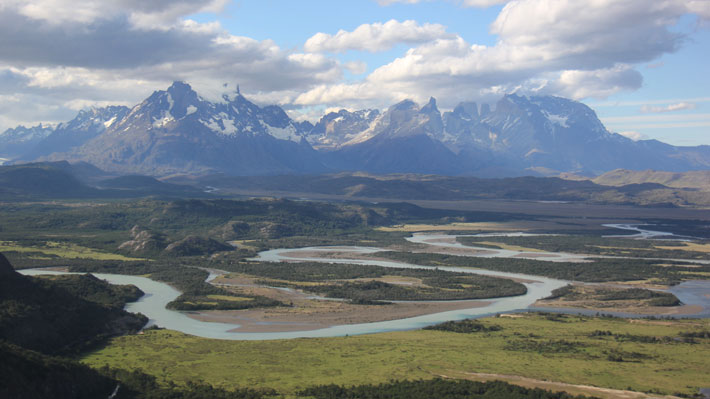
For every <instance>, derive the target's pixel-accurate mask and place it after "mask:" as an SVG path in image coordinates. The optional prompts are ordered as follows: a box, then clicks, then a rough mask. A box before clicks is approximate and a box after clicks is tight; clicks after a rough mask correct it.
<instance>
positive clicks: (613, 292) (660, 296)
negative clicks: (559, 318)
mask: <svg viewBox="0 0 710 399" xmlns="http://www.w3.org/2000/svg"><path fill="white" fill-rule="evenodd" d="M545 299H562V300H566V301H579V300H594V301H602V302H614V301H629V300H632V301H643V303H644V304H645V305H647V306H678V305H680V304H681V303H680V300H679V299H678V298H677V297H676V296H675V295H673V294H671V293H670V292H661V291H652V290H647V289H644V288H625V289H620V288H614V289H612V288H595V289H590V287H575V286H572V285H566V286H564V287H561V288H557V289H556V290H553V291H552V294H551V295H550V296H549V297H547V298H545ZM609 306H613V304H610V305H609Z"/></svg>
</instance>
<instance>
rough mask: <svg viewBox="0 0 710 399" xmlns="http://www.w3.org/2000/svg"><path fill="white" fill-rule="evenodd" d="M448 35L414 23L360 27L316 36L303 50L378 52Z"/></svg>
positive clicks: (435, 26)
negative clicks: (349, 30)
mask: <svg viewBox="0 0 710 399" xmlns="http://www.w3.org/2000/svg"><path fill="white" fill-rule="evenodd" d="M446 36H451V35H450V34H447V33H446V28H445V27H444V26H443V25H439V24H423V25H419V24H418V23H417V22H416V21H412V20H407V21H404V22H399V21H397V20H394V19H392V20H389V21H387V22H385V23H373V24H362V25H360V26H358V27H357V28H355V30H353V31H352V32H348V31H345V30H339V31H338V33H336V34H335V35H330V34H327V33H316V34H315V35H313V36H312V37H311V38H309V39H308V40H307V41H306V44H305V45H304V46H303V48H304V49H305V50H306V51H309V52H316V53H319V52H331V53H342V52H345V51H348V50H362V51H370V52H379V51H385V50H389V49H390V48H392V47H394V46H395V45H397V44H399V43H409V44H413V43H424V42H428V41H431V40H434V39H436V38H441V37H446Z"/></svg>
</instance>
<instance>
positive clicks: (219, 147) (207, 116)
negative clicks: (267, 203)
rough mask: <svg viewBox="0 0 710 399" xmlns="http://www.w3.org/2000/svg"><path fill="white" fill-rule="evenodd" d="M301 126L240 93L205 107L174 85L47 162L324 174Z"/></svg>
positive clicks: (144, 169)
mask: <svg viewBox="0 0 710 399" xmlns="http://www.w3.org/2000/svg"><path fill="white" fill-rule="evenodd" d="M301 127H302V125H300V124H297V123H295V122H293V121H291V119H290V118H289V117H288V116H287V115H286V113H285V112H284V111H283V110H282V109H281V108H279V107H276V106H269V107H264V108H260V107H258V106H257V105H255V104H253V103H251V102H249V101H248V100H247V99H246V98H244V97H243V96H242V95H241V94H239V93H236V94H235V95H233V96H232V97H228V96H225V97H224V102H222V103H211V102H209V101H206V100H204V99H202V98H200V97H199V96H198V95H197V93H195V92H194V91H193V90H192V88H191V87H190V86H189V85H187V84H185V83H182V82H175V83H174V84H173V85H172V86H170V88H168V90H166V91H156V92H154V93H153V94H152V95H151V96H150V97H149V98H147V99H146V100H145V101H143V102H142V103H141V104H138V105H136V106H135V107H133V109H131V110H130V113H129V114H128V115H127V116H126V117H125V118H123V119H122V120H121V121H119V122H117V123H116V124H114V125H112V126H111V127H109V128H108V129H107V130H106V131H105V132H103V133H102V134H101V135H99V136H97V137H96V138H94V139H93V140H91V141H89V142H87V143H86V144H85V145H83V146H81V147H80V148H77V149H76V150H74V151H72V152H69V153H66V154H54V155H53V157H54V158H56V159H61V158H69V159H74V160H83V161H87V162H90V163H92V164H94V165H96V166H98V167H100V168H102V169H104V170H107V171H113V172H122V173H141V174H149V175H166V174H172V173H205V172H222V173H227V174H239V175H258V174H276V173H315V172H320V171H323V170H324V169H325V168H324V167H323V165H322V164H321V163H320V162H319V161H318V159H317V158H318V156H317V153H316V152H315V151H314V150H313V149H312V148H311V147H310V145H309V144H308V143H307V142H306V141H305V139H303V135H304V133H303V132H302V131H301Z"/></svg>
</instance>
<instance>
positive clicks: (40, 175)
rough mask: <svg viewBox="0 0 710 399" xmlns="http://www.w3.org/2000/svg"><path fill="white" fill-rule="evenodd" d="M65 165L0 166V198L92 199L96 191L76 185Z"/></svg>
mask: <svg viewBox="0 0 710 399" xmlns="http://www.w3.org/2000/svg"><path fill="white" fill-rule="evenodd" d="M68 165H69V164H68V163H67V162H65V163H60V162H57V163H50V162H47V163H34V164H22V165H9V166H0V198H3V199H7V198H14V199H18V198H82V197H95V196H96V195H97V194H98V190H96V189H94V188H92V187H89V186H87V185H85V184H83V183H82V182H80V181H79V180H78V179H77V178H76V177H74V175H73V174H72V173H71V172H70V170H68V169H69V167H68Z"/></svg>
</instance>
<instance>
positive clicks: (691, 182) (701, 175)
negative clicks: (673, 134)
mask: <svg viewBox="0 0 710 399" xmlns="http://www.w3.org/2000/svg"><path fill="white" fill-rule="evenodd" d="M592 181H593V182H594V183H597V184H601V185H605V186H623V185H627V184H641V183H656V184H662V185H664V186H667V187H675V188H696V189H699V190H703V191H710V170H698V171H691V172H682V173H679V172H676V173H673V172H663V171H658V170H642V171H634V170H626V169H616V170H612V171H610V172H607V173H604V174H603V175H601V176H597V177H595V178H594V179H592Z"/></svg>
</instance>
